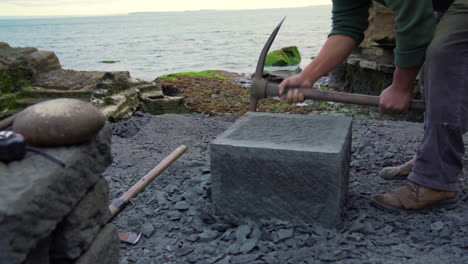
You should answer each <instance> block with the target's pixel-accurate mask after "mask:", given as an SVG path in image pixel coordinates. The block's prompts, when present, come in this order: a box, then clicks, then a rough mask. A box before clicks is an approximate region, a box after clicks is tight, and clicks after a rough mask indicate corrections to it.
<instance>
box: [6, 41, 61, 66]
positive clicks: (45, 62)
mask: <svg viewBox="0 0 468 264" xmlns="http://www.w3.org/2000/svg"><path fill="white" fill-rule="evenodd" d="M0 43H1V45H0V66H3V67H4V66H5V65H12V64H18V63H20V64H23V65H25V67H27V68H29V69H31V70H32V71H33V72H34V74H37V73H41V72H49V71H52V70H57V69H61V68H62V66H61V65H60V62H59V60H58V58H57V56H56V55H55V54H54V53H53V52H52V51H43V50H38V49H37V48H31V47H26V48H12V47H10V45H8V44H7V43H4V42H0ZM0 69H2V67H0Z"/></svg>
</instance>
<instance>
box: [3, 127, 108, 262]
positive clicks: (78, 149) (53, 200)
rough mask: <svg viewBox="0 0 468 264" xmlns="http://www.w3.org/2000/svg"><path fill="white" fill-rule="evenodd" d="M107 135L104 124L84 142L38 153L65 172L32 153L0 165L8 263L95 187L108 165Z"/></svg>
mask: <svg viewBox="0 0 468 264" xmlns="http://www.w3.org/2000/svg"><path fill="white" fill-rule="evenodd" d="M111 135H112V131H111V127H110V125H106V126H105V127H104V128H103V129H102V130H101V131H100V132H99V133H98V134H97V135H96V136H95V138H93V139H92V140H91V141H89V142H87V143H85V144H81V145H77V146H70V147H59V148H47V149H42V150H43V151H45V152H47V153H49V154H50V155H52V156H54V157H56V158H58V159H60V160H62V161H63V162H64V163H65V164H66V168H62V167H60V166H58V165H56V164H55V163H52V162H50V161H49V160H47V159H45V158H43V157H41V156H39V155H36V154H31V153H28V154H27V155H26V157H25V158H24V159H23V160H21V161H15V162H11V163H9V164H8V165H6V164H4V163H1V162H0V226H1V227H2V228H1V229H0V232H1V233H4V235H5V237H7V248H8V249H7V250H6V251H7V256H2V257H4V258H5V259H7V261H8V262H7V263H9V264H16V263H18V264H19V263H22V262H23V261H24V260H25V259H26V256H27V254H28V253H29V252H30V250H31V249H33V248H35V247H36V246H37V244H38V243H39V241H41V240H43V239H44V238H46V237H48V236H50V235H51V233H52V231H53V230H54V229H55V227H56V225H57V224H58V223H59V222H61V221H62V219H63V218H64V217H65V216H66V215H67V214H69V213H70V212H71V210H72V208H73V207H74V206H75V205H76V204H77V203H78V201H79V200H80V199H81V198H82V197H83V196H84V195H85V194H86V192H87V191H88V189H89V188H90V187H91V186H93V185H94V184H96V182H97V181H98V180H99V178H100V177H101V176H100V175H101V173H102V172H103V171H104V170H105V169H106V168H107V166H108V165H109V164H110V163H111V162H112V156H111V151H110V140H111ZM2 261H3V260H1V259H0V263H3V262H2Z"/></svg>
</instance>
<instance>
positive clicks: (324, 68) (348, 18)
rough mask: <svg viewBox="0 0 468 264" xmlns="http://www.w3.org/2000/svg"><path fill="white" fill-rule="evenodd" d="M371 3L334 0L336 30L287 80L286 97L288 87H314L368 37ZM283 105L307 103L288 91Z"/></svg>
mask: <svg viewBox="0 0 468 264" xmlns="http://www.w3.org/2000/svg"><path fill="white" fill-rule="evenodd" d="M370 3H371V0H353V1H349V0H334V1H333V9H332V24H333V28H332V30H331V32H330V34H329V37H328V39H327V41H326V42H325V44H324V45H323V47H322V49H321V50H320V52H319V54H318V55H317V57H316V58H315V59H314V60H313V61H312V62H311V63H310V64H309V65H307V67H306V68H305V69H304V70H303V71H302V72H301V73H300V74H298V75H296V76H293V77H290V78H287V79H285V80H284V81H283V82H282V83H281V84H280V85H279V94H280V95H282V94H283V93H284V91H285V89H286V87H297V88H311V87H312V86H313V84H314V83H315V82H316V81H317V80H318V79H319V78H320V77H322V76H324V75H326V74H327V73H328V72H330V71H331V70H332V69H334V68H335V67H337V66H338V65H340V64H341V63H342V62H343V61H344V60H345V59H346V58H347V57H348V56H349V54H351V52H352V50H353V49H354V48H355V47H356V46H358V45H359V44H360V43H361V41H362V40H363V38H364V31H365V30H366V28H367V26H368V16H369V15H368V10H369V6H370ZM280 100H281V101H282V102H287V103H296V102H302V101H304V95H303V94H301V93H299V92H298V91H297V90H288V93H287V94H284V95H283V96H280Z"/></svg>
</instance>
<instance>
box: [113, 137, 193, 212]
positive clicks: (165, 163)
mask: <svg viewBox="0 0 468 264" xmlns="http://www.w3.org/2000/svg"><path fill="white" fill-rule="evenodd" d="M187 149H188V148H187V146H185V145H181V146H179V147H178V148H176V149H175V150H174V151H173V152H172V153H171V154H169V156H167V157H166V158H165V159H163V160H162V161H161V162H160V163H159V164H158V165H157V166H156V167H154V168H153V169H152V170H151V171H150V172H148V173H147V174H146V175H145V176H143V177H142V178H141V179H140V180H139V181H138V182H137V183H135V184H134V185H133V186H132V187H131V188H130V189H128V191H126V192H125V193H124V194H123V195H122V196H120V198H119V199H117V200H115V201H113V202H112V204H111V205H109V210H110V212H111V218H110V219H112V218H113V217H114V216H116V215H117V214H118V213H119V212H120V211H121V210H122V209H123V208H124V207H125V205H126V204H128V202H129V201H130V199H132V198H133V197H135V196H136V195H137V194H138V193H139V192H141V191H142V190H143V189H144V188H145V187H146V186H147V185H148V184H150V183H151V182H152V181H153V180H154V179H155V178H156V177H157V176H159V174H161V173H162V172H163V171H164V170H166V169H167V168H168V167H169V166H170V165H171V164H172V163H173V162H174V161H175V160H177V159H178V158H179V157H180V156H182V154H184V153H185V152H186V151H187Z"/></svg>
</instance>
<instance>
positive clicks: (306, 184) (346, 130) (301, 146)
mask: <svg viewBox="0 0 468 264" xmlns="http://www.w3.org/2000/svg"><path fill="white" fill-rule="evenodd" d="M285 135H287V136H285ZM350 150H351V119H350V118H347V117H339V116H333V117H331V116H324V115H322V116H319V115H291V114H271V113H253V112H248V113H246V114H245V115H244V116H242V117H241V118H240V119H239V120H237V121H236V123H234V124H233V125H232V126H231V127H230V128H229V129H228V130H227V131H225V132H224V133H223V134H221V135H219V136H218V137H217V138H216V139H215V140H214V141H213V142H212V143H211V145H210V151H211V156H210V157H211V160H210V161H211V171H212V186H211V187H212V199H213V203H214V205H215V208H216V211H217V213H219V214H220V215H234V216H237V217H249V218H252V219H262V218H263V219H270V218H273V219H282V220H288V221H291V220H295V219H300V220H301V221H304V222H306V223H309V224H313V223H320V224H322V225H323V226H326V227H328V228H330V227H338V226H340V225H341V224H342V212H343V208H344V202H345V199H346V193H347V190H348V175H349V162H350V159H351V153H350ZM297 168H301V169H300V170H298V169H297ZM265 197H266V198H265Z"/></svg>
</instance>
